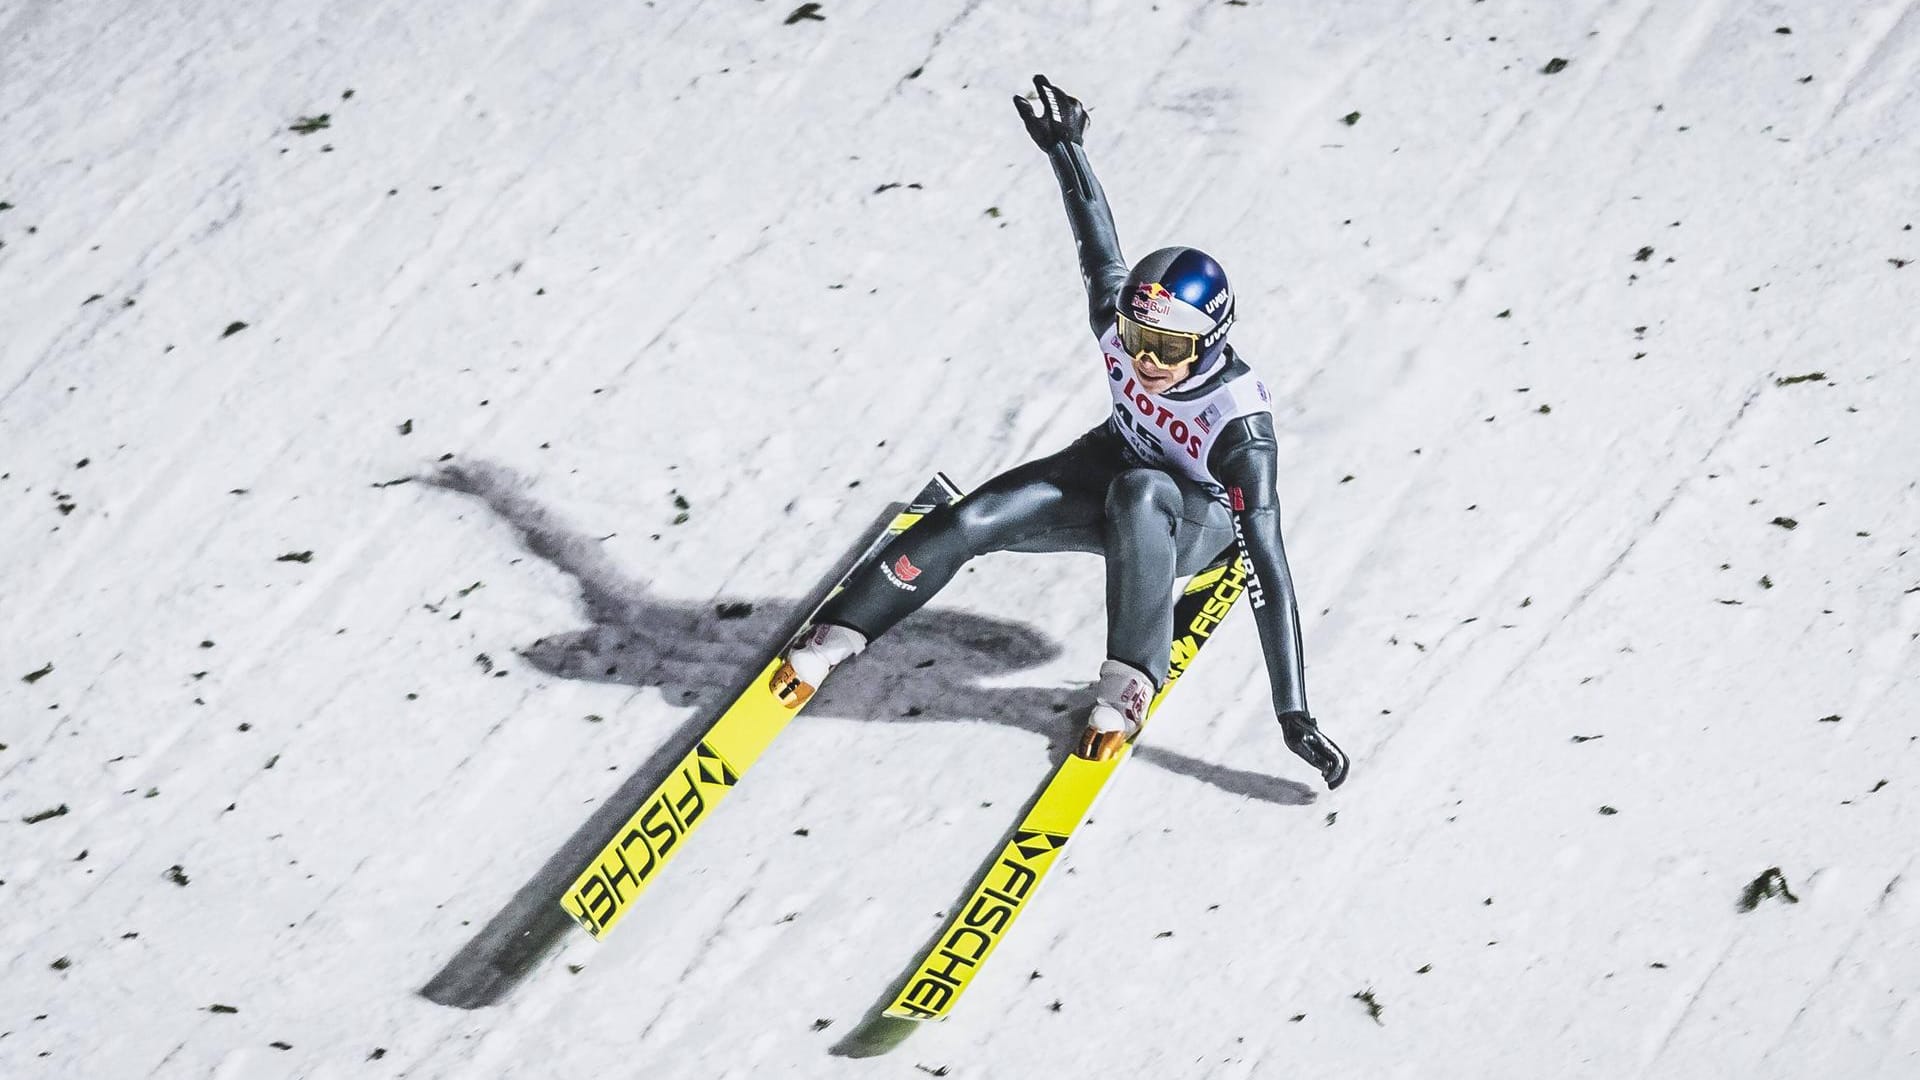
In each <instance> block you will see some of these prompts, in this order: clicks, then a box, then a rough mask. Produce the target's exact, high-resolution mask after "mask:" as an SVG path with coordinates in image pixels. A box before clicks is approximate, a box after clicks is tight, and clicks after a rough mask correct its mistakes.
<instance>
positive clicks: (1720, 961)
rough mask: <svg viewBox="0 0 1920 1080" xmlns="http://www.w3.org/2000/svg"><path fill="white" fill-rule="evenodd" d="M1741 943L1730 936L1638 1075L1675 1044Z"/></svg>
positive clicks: (1644, 1071) (1656, 1061) (1650, 1067)
mask: <svg viewBox="0 0 1920 1080" xmlns="http://www.w3.org/2000/svg"><path fill="white" fill-rule="evenodd" d="M1739 945H1740V939H1739V938H1738V937H1733V938H1730V939H1729V940H1728V941H1727V944H1726V945H1725V947H1723V948H1722V949H1721V950H1720V956H1719V957H1718V958H1717V959H1715V960H1714V962H1713V966H1712V967H1711V968H1708V969H1707V973H1706V974H1705V975H1703V976H1701V977H1700V981H1699V982H1698V983H1696V984H1695V985H1694V988H1693V993H1691V994H1689V995H1687V1003H1686V1005H1685V1006H1683V1007H1682V1008H1681V1009H1680V1015H1679V1016H1676V1017H1674V1019H1673V1023H1672V1024H1671V1025H1669V1026H1668V1028H1667V1033H1666V1034H1665V1035H1664V1036H1662V1037H1661V1039H1660V1045H1659V1047H1657V1048H1656V1049H1655V1050H1654V1052H1653V1053H1652V1055H1650V1056H1649V1057H1648V1058H1647V1060H1646V1061H1645V1063H1643V1064H1642V1065H1641V1066H1640V1072H1639V1074H1638V1075H1640V1076H1645V1075H1647V1072H1648V1070H1650V1069H1652V1068H1653V1067H1654V1066H1655V1065H1657V1064H1659V1063H1660V1059H1661V1058H1662V1057H1664V1056H1666V1053H1667V1048H1668V1047H1670V1046H1672V1045H1673V1037H1674V1036H1675V1035H1678V1034H1679V1033H1680V1029H1681V1028H1683V1027H1685V1026H1686V1023H1687V1017H1689V1016H1692V1015H1693V1009H1694V1006H1696V1005H1698V1004H1700V999H1701V998H1702V997H1704V996H1705V995H1706V992H1707V987H1708V986H1709V985H1710V984H1711V983H1712V982H1713V977H1714V976H1715V975H1717V974H1719V972H1720V969H1721V968H1722V967H1723V966H1725V965H1726V962H1727V960H1728V959H1729V958H1731V957H1732V956H1733V953H1734V950H1735V949H1737V948H1739Z"/></svg>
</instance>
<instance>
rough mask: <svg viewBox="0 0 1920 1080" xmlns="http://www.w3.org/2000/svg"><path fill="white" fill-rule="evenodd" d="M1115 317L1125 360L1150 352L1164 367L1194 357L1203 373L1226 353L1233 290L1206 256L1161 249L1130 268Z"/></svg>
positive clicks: (1196, 368)
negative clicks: (1116, 317) (1127, 357)
mask: <svg viewBox="0 0 1920 1080" xmlns="http://www.w3.org/2000/svg"><path fill="white" fill-rule="evenodd" d="M1117 314H1118V322H1119V326H1120V334H1121V338H1122V342H1121V344H1122V347H1123V348H1125V349H1126V350H1127V352H1128V354H1129V355H1138V354H1139V353H1140V352H1141V351H1147V352H1152V353H1154V354H1155V355H1156V358H1157V359H1159V360H1160V361H1161V362H1162V363H1164V364H1174V363H1178V362H1179V360H1183V359H1185V358H1186V357H1189V356H1197V357H1198V359H1199V363H1197V364H1195V365H1194V371H1195V373H1200V372H1205V371H1207V370H1209V369H1211V368H1212V367H1213V366H1214V363H1215V362H1216V361H1217V360H1218V359H1219V358H1220V355H1221V354H1222V353H1223V352H1225V351H1226V348H1227V331H1228V330H1229V329H1230V328H1232V326H1233V290H1232V288H1231V287H1229V286H1228V284H1227V272H1226V271H1225V270H1222V269H1220V264H1219V263H1217V262H1214V261H1213V257H1212V256H1210V255H1208V254H1207V253H1206V252H1204V251H1201V250H1199V249H1198V248H1190V247H1168V248H1161V249H1160V250H1159V251H1156V252H1154V253H1153V254H1151V255H1148V256H1147V257H1146V258H1144V259H1141V260H1140V261H1139V262H1137V263H1135V264H1134V266H1133V270H1132V272H1131V273H1129V274H1128V275H1127V283H1126V284H1125V285H1123V286H1122V287H1121V289H1120V298H1119V311H1118V313H1117ZM1129 323H1132V324H1133V325H1132V326H1131V327H1129V326H1128V324H1129ZM1129 331H1132V332H1131V333H1130V332H1129ZM1136 346H1142V348H1136ZM1189 350H1191V351H1189Z"/></svg>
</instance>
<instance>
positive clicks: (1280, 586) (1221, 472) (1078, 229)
mask: <svg viewBox="0 0 1920 1080" xmlns="http://www.w3.org/2000/svg"><path fill="white" fill-rule="evenodd" d="M1047 157H1048V160H1049V161H1050V162H1051V163H1052V165H1053V171H1054V175H1055V177H1056V178H1057V179H1058V180H1059V182H1060V188H1061V193H1062V196H1063V197H1064V199H1065V201H1066V207H1067V218H1068V221H1069V222H1070V223H1071V225H1072V228H1073V236H1074V242H1075V245H1076V247H1077V248H1078V251H1079V258H1080V271H1081V278H1082V280H1083V281H1084V283H1085V285H1086V289H1087V300H1088V306H1089V310H1088V318H1089V323H1090V325H1091V327H1092V329H1093V334H1094V337H1095V338H1096V339H1097V340H1098V341H1099V344H1100V350H1101V354H1102V357H1103V360H1104V366H1105V370H1104V374H1105V376H1106V382H1107V389H1108V391H1109V393H1110V394H1111V396H1112V400H1113V409H1112V412H1111V413H1110V414H1109V416H1108V418H1107V421H1106V422H1105V423H1104V424H1102V425H1101V426H1099V427H1097V428H1095V429H1093V430H1092V431H1089V432H1087V433H1086V434H1084V435H1082V436H1080V437H1079V438H1078V439H1076V440H1074V442H1073V443H1072V444H1071V445H1069V446H1068V447H1066V448H1065V449H1063V450H1060V451H1059V452H1057V453H1054V454H1051V455H1049V456H1047V457H1043V458H1039V459H1037V460H1035V461H1030V462H1027V463H1026V464H1024V465H1019V466H1016V467H1014V468H1012V469H1010V470H1008V471H1007V472H1004V473H1001V474H1000V475H999V476H996V477H994V478H993V479H992V480H989V481H987V483H985V484H984V485H982V486H981V487H980V488H979V489H978V490H976V491H974V492H973V493H972V494H970V495H968V496H967V497H966V498H964V499H962V500H961V501H960V502H959V503H956V504H954V505H952V506H943V507H941V508H939V509H937V510H935V511H933V512H932V513H930V514H928V515H927V517H926V518H924V519H923V520H922V521H921V522H920V523H919V524H918V525H916V526H914V527H913V528H912V529H911V530H909V531H907V532H905V533H903V534H901V535H900V536H897V537H895V538H894V539H893V540H892V541H890V542H889V543H888V544H887V545H886V546H885V547H884V548H882V549H881V551H880V553H879V555H878V557H877V558H875V559H874V560H873V562H871V563H869V564H867V565H865V566H863V567H861V568H860V569H859V570H857V571H856V572H855V573H854V574H853V576H852V578H851V579H850V580H849V581H848V582H847V587H846V588H845V589H843V590H842V591H841V592H840V593H839V594H837V595H836V596H834V597H833V599H831V600H829V601H828V602H827V603H826V605H825V606H824V607H823V608H822V609H821V611H820V614H819V617H818V620H817V621H818V622H822V623H832V624H836V625H840V626H846V627H851V628H852V629H854V630H857V631H859V632H860V633H861V634H863V635H865V636H866V638H867V639H868V640H869V641H871V640H873V639H875V638H878V637H879V636H880V635H882V634H884V633H886V632H887V631H888V630H889V629H891V628H892V627H893V625H894V624H895V623H897V622H899V621H900V620H901V619H902V618H905V617H906V616H907V615H909V614H911V613H912V612H914V611H916V610H918V609H919V608H920V606H921V605H922V604H924V603H926V602H927V601H928V600H929V599H931V598H932V597H933V595H934V594H935V593H937V592H939V591H940V589H941V588H942V587H943V586H945V585H946V584H947V582H949V581H951V580H952V579H953V576H954V574H955V573H957V572H958V571H959V570H960V567H961V566H962V565H963V564H965V563H966V562H967V560H969V559H971V558H973V557H974V556H976V555H982V554H985V553H987V552H989V551H1022V552H1050V551H1086V552H1097V553H1100V554H1101V555H1104V556H1105V558H1106V564H1107V656H1108V658H1109V659H1113V660H1118V661H1120V662H1122V663H1125V664H1128V665H1131V666H1132V667H1134V668H1137V669H1139V670H1141V671H1144V672H1146V673H1147V674H1148V675H1149V676H1151V677H1152V679H1153V680H1154V683H1155V685H1156V686H1158V685H1162V684H1164V683H1165V681H1166V676H1167V666H1168V659H1169V652H1168V650H1169V645H1170V643H1171V642H1172V640H1173V586H1174V579H1175V578H1176V577H1180V576H1184V575H1188V574H1192V573H1195V572H1197V571H1199V570H1200V569H1201V568H1202V567H1204V566H1205V565H1206V564H1207V562H1208V561H1209V560H1211V559H1212V558H1213V556H1215V555H1217V554H1218V553H1219V552H1220V551H1221V550H1222V549H1223V548H1225V547H1226V546H1227V545H1228V544H1229V543H1235V542H1237V543H1238V544H1239V546H1240V550H1241V553H1242V554H1243V555H1244V556H1245V557H1246V560H1247V564H1248V567H1249V569H1250V571H1251V573H1250V575H1249V577H1248V581H1247V596H1248V598H1249V600H1251V602H1252V605H1253V609H1254V620H1255V624H1256V626H1257V627H1258V630H1259V634H1260V645H1261V648H1262V650H1263V651H1264V653H1265V654H1266V662H1267V675H1268V680H1269V682H1270V683H1271V684H1272V690H1273V704H1274V711H1275V712H1276V713H1277V714H1279V715H1280V716H1282V717H1285V716H1286V714H1288V713H1295V714H1298V715H1299V716H1300V717H1301V718H1303V719H1306V718H1308V717H1309V714H1308V710H1307V696H1306V675H1305V670H1304V668H1305V665H1304V662H1303V659H1302V654H1301V645H1300V619H1299V614H1298V609H1297V604H1296V601H1295V599H1294V592H1293V579H1292V576H1291V575H1290V573H1289V572H1288V569H1287V557H1286V551H1285V549H1284V548H1283V547H1282V545H1281V541H1280V506H1279V496H1278V494H1277V492H1276V490H1275V476H1276V474H1277V471H1278V467H1277V461H1276V448H1275V442H1274V436H1273V413H1272V408H1271V402H1270V398H1269V395H1268V392H1267V389H1266V387H1265V385H1264V384H1262V383H1261V382H1260V380H1259V379H1258V378H1257V377H1256V376H1255V375H1254V373H1253V372H1252V370H1251V369H1250V368H1248V366H1247V365H1246V363H1245V362H1244V361H1242V360H1241V359H1240V358H1239V357H1238V356H1237V355H1236V354H1235V353H1234V351H1233V349H1232V347H1231V346H1229V347H1227V349H1226V350H1225V351H1224V352H1223V353H1222V354H1221V355H1220V357H1219V358H1218V359H1217V360H1216V361H1215V362H1214V363H1213V365H1212V366H1211V367H1210V368H1209V369H1207V370H1204V371H1200V370H1196V371H1195V372H1194V373H1193V374H1192V375H1190V376H1188V378H1187V379H1186V380H1185V381H1183V382H1182V383H1180V384H1179V385H1177V386H1174V387H1173V388H1171V389H1169V390H1167V391H1165V392H1163V393H1160V394H1150V393H1147V392H1146V391H1144V390H1142V389H1140V388H1139V387H1138V386H1137V385H1136V383H1135V381H1134V378H1133V367H1132V361H1131V360H1130V359H1129V358H1128V357H1127V356H1126V354H1125V353H1124V351H1122V349H1121V347H1120V343H1119V335H1118V333H1117V332H1116V330H1115V321H1114V317H1115V312H1116V307H1117V304H1118V302H1119V299H1120V298H1119V293H1120V289H1121V286H1122V285H1123V284H1124V283H1125V281H1126V279H1127V264H1126V263H1125V261H1124V260H1122V258H1121V256H1120V243H1119V239H1118V236H1117V232H1116V230H1115V227H1114V223H1113V212H1112V210H1111V209H1110V208H1109V207H1108V205H1107V199H1106V195H1105V193H1104V192H1103V191H1102V190H1101V188H1100V184H1099V181H1097V180H1096V179H1094V176H1093V170H1092V168H1091V167H1090V166H1089V165H1088V163H1087V159H1086V154H1085V151H1084V150H1083V148H1082V147H1080V146H1079V145H1078V144H1076V143H1071V142H1065V143H1061V144H1059V145H1056V146H1054V147H1053V148H1051V149H1049V150H1048V151H1047Z"/></svg>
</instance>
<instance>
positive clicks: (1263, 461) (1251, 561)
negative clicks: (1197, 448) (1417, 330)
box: [1208, 413, 1347, 788]
mask: <svg viewBox="0 0 1920 1080" xmlns="http://www.w3.org/2000/svg"><path fill="white" fill-rule="evenodd" d="M1276 459H1277V450H1276V446H1275V443H1274V438H1273V418H1272V417H1271V416H1268V415H1267V414H1265V413H1254V414H1253V415H1251V416H1242V417H1239V418H1237V419H1234V420H1232V421H1229V422H1228V424H1227V427H1226V428H1225V430H1223V431H1221V433H1220V438H1219V439H1218V440H1216V441H1215V442H1214V445H1213V450H1212V452H1211V453H1210V454H1209V455H1208V466H1209V468H1210V470H1211V471H1212V473H1213V475H1214V476H1215V478H1217V479H1218V480H1219V481H1220V483H1221V484H1223V485H1225V486H1226V488H1227V494H1228V496H1229V498H1230V499H1231V500H1232V504H1233V518H1234V534H1235V535H1236V536H1237V537H1238V538H1239V541H1240V551H1241V554H1243V555H1245V556H1246V559H1247V564H1248V566H1249V568H1250V569H1251V570H1252V576H1251V577H1250V578H1249V579H1248V581H1247V596H1248V598H1249V599H1250V600H1252V601H1253V617H1254V622H1255V623H1256V625H1257V626H1258V627H1259V630H1260V648H1261V651H1262V652H1264V653H1265V654H1266V657H1267V679H1268V681H1269V682H1271V683H1272V684H1273V711H1274V714H1275V715H1276V716H1277V717H1278V718H1279V720H1280V726H1281V728H1282V729H1283V730H1284V731H1285V733H1286V740H1287V747H1288V749H1291V750H1292V751H1293V752H1294V753H1296V754H1298V755H1300V757H1301V758H1303V759H1305V760H1306V762H1307V763H1308V764H1309V765H1312V766H1313V767H1314V768H1316V769H1319V770H1320V775H1321V777H1322V778H1323V779H1325V780H1326V782H1327V786H1328V787H1329V788H1335V787H1339V786H1340V783H1341V781H1343V780H1345V779H1346V776H1347V757H1346V755H1345V754H1343V753H1341V752H1340V748H1339V747H1338V746H1335V745H1334V743H1333V740H1332V739H1329V738H1327V737H1326V736H1325V735H1323V734H1321V732H1320V729H1319V725H1317V724H1316V723H1314V720H1313V714H1312V713H1311V712H1309V711H1308V709H1307V672H1306V661H1305V659H1304V657H1303V654H1302V650H1301V645H1300V608H1299V604H1298V602H1297V601H1296V600H1295V599H1294V594H1293V574H1292V573H1291V572H1290V571H1289V570H1288V568H1287V551H1286V548H1285V546H1283V545H1282V544H1281V542H1280V496H1279V494H1278V492H1277V491H1276V490H1275V486H1274V476H1275V473H1276V471H1277V468H1276Z"/></svg>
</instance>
